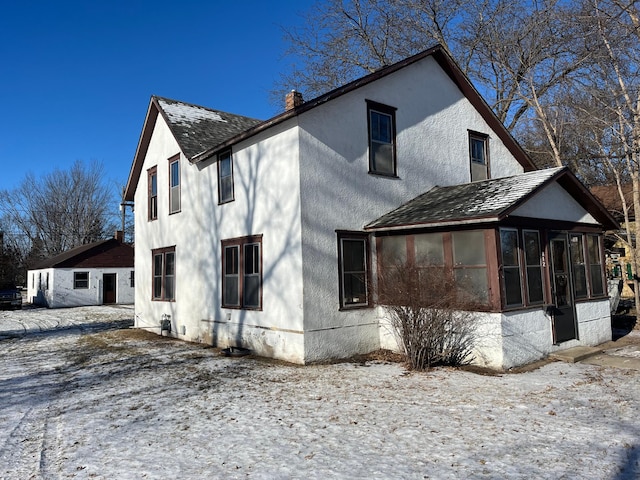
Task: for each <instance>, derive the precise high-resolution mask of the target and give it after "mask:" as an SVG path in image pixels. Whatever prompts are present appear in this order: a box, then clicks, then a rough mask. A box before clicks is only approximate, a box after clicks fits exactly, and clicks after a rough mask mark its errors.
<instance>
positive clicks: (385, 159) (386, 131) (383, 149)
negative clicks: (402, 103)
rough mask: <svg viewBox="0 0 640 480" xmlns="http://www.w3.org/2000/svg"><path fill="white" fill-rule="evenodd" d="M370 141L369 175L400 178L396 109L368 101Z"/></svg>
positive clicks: (368, 132)
mask: <svg viewBox="0 0 640 480" xmlns="http://www.w3.org/2000/svg"><path fill="white" fill-rule="evenodd" d="M366 102H367V135H368V139H369V143H368V147H369V173H371V174H374V175H381V176H386V177H397V176H398V165H397V157H396V110H397V108H396V107H390V106H388V105H383V104H382V103H378V102H374V101H373V100H366Z"/></svg>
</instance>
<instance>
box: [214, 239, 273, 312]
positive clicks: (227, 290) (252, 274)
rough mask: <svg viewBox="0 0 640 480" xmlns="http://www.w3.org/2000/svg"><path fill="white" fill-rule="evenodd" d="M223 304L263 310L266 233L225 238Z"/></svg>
mask: <svg viewBox="0 0 640 480" xmlns="http://www.w3.org/2000/svg"><path fill="white" fill-rule="evenodd" d="M221 247H222V263H221V264H222V307H223V308H235V309H242V310H262V278H263V276H262V235H250V236H247V237H240V238H231V239H227V240H222V242H221Z"/></svg>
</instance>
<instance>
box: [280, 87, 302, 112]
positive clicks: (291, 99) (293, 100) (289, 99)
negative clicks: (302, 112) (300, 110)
mask: <svg viewBox="0 0 640 480" xmlns="http://www.w3.org/2000/svg"><path fill="white" fill-rule="evenodd" d="M303 103H304V100H303V99H302V94H301V93H300V92H296V91H295V90H291V91H290V92H289V93H287V96H286V97H285V101H284V109H285V110H287V111H288V110H291V109H293V108H296V107H299V106H300V105H302V104H303Z"/></svg>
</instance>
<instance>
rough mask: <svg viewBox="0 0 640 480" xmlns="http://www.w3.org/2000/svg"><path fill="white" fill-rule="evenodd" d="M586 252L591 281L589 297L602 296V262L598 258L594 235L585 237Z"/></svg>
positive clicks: (597, 244)
mask: <svg viewBox="0 0 640 480" xmlns="http://www.w3.org/2000/svg"><path fill="white" fill-rule="evenodd" d="M587 250H588V253H589V271H590V280H591V295H602V294H603V293H604V286H603V283H602V274H603V272H602V261H601V259H600V258H601V257H600V242H599V238H598V237H597V236H596V235H588V236H587Z"/></svg>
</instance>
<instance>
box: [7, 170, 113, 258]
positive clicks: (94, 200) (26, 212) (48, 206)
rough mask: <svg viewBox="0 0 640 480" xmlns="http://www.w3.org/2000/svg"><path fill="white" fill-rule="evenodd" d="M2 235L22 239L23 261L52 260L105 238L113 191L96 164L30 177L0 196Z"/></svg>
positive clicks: (107, 230) (111, 229)
mask: <svg viewBox="0 0 640 480" xmlns="http://www.w3.org/2000/svg"><path fill="white" fill-rule="evenodd" d="M0 202H1V203H2V209H3V211H4V215H3V223H4V224H5V225H8V226H10V232H8V233H7V234H5V235H6V236H12V235H13V236H14V237H16V238H22V241H21V242H20V241H16V245H17V246H18V245H19V244H22V248H23V249H24V251H23V254H24V256H25V257H26V256H29V257H30V258H31V259H32V260H33V259H35V258H37V257H40V258H44V257H49V256H53V255H57V254H59V253H62V252H64V251H66V250H69V249H71V248H73V247H76V246H79V245H83V244H86V243H91V242H94V241H97V240H100V239H103V238H105V237H106V236H107V235H109V234H110V232H112V231H113V230H114V228H115V224H114V223H113V222H112V220H111V219H112V216H111V215H112V212H111V208H112V207H114V206H116V205H117V204H116V203H115V202H114V198H113V195H112V192H111V191H110V189H109V188H108V187H107V185H106V183H105V182H104V169H103V167H102V165H101V164H99V163H96V162H94V163H91V164H90V165H88V166H85V165H84V164H83V163H81V162H79V161H77V162H75V163H74V164H73V165H72V166H71V168H70V169H69V170H66V171H65V170H54V171H53V172H51V173H49V174H46V175H44V176H43V177H42V178H37V177H36V176H35V175H34V174H32V173H29V174H27V176H26V177H25V179H24V180H23V181H22V183H20V185H19V186H18V187H17V188H16V189H14V190H12V191H6V190H5V191H1V192H0Z"/></svg>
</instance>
